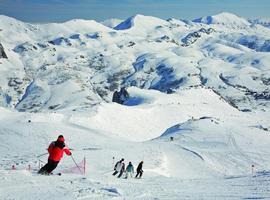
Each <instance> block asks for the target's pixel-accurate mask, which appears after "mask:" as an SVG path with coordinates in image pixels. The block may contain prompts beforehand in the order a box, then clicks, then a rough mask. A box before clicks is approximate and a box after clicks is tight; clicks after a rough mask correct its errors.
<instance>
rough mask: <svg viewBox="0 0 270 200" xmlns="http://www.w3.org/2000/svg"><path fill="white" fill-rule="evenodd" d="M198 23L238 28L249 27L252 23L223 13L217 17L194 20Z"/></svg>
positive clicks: (231, 14)
mask: <svg viewBox="0 0 270 200" xmlns="http://www.w3.org/2000/svg"><path fill="white" fill-rule="evenodd" d="M193 22H196V23H203V24H222V25H237V26H248V25H250V23H249V22H248V21H247V20H246V19H244V18H242V17H239V16H237V15H235V14H233V13H228V12H221V13H219V14H216V15H212V16H206V17H201V18H198V19H195V20H193Z"/></svg>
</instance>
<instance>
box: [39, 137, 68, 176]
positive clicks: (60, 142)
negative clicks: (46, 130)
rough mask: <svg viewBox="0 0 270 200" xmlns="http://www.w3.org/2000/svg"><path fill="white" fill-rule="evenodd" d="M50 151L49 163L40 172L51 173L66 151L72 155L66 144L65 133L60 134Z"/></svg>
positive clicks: (51, 145)
mask: <svg viewBox="0 0 270 200" xmlns="http://www.w3.org/2000/svg"><path fill="white" fill-rule="evenodd" d="M48 152H49V158H48V163H47V164H46V165H44V166H43V167H42V168H41V169H40V170H39V171H38V173H39V174H45V175H49V174H50V173H51V172H52V171H53V170H54V169H55V168H56V167H57V165H58V163H59V162H60V160H61V158H62V157H63V153H64V152H65V154H67V155H68V156H70V155H71V152H70V150H69V149H68V148H67V147H66V145H65V138H64V136H63V135H59V136H58V138H57V140H56V141H54V142H52V143H51V144H50V146H49V148H48Z"/></svg>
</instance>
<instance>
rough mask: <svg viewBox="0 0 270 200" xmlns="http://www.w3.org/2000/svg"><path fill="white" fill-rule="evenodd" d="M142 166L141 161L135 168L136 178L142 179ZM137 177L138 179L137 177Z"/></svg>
mask: <svg viewBox="0 0 270 200" xmlns="http://www.w3.org/2000/svg"><path fill="white" fill-rule="evenodd" d="M142 166H143V161H141V162H140V163H139V165H138V167H137V174H136V176H135V177H136V178H141V177H142V174H143V169H142ZM138 176H139V177H138Z"/></svg>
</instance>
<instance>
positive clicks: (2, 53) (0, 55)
mask: <svg viewBox="0 0 270 200" xmlns="http://www.w3.org/2000/svg"><path fill="white" fill-rule="evenodd" d="M0 58H6V59H7V58H8V57H7V54H6V53H5V51H4V47H3V46H2V44H1V43H0Z"/></svg>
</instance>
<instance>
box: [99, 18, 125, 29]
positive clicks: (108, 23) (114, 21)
mask: <svg viewBox="0 0 270 200" xmlns="http://www.w3.org/2000/svg"><path fill="white" fill-rule="evenodd" d="M121 22H123V20H122V19H116V18H112V19H107V20H104V21H102V22H101V24H103V25H104V26H107V27H110V28H114V27H116V26H117V25H118V24H120V23H121Z"/></svg>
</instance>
